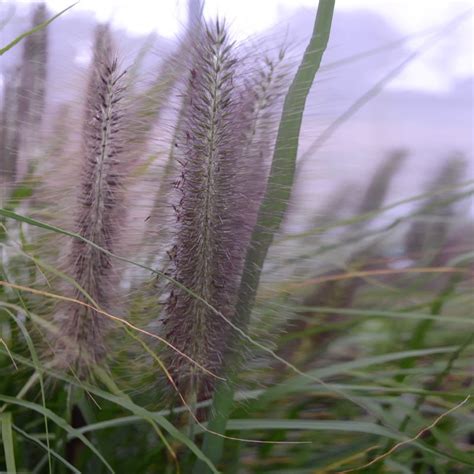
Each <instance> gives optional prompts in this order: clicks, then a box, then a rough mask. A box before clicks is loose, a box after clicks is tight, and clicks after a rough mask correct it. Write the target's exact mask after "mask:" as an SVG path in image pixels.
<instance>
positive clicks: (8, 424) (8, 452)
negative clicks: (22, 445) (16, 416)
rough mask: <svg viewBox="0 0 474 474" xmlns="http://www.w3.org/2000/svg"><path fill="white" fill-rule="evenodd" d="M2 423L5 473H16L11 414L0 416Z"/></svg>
mask: <svg viewBox="0 0 474 474" xmlns="http://www.w3.org/2000/svg"><path fill="white" fill-rule="evenodd" d="M0 420H1V423H2V443H3V450H4V451H5V463H6V465H7V472H8V473H9V474H10V473H16V465H15V449H14V446H13V429H12V427H13V424H12V414H11V413H10V412H8V413H3V414H2V415H0Z"/></svg>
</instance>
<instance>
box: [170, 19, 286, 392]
mask: <svg viewBox="0 0 474 474" xmlns="http://www.w3.org/2000/svg"><path fill="white" fill-rule="evenodd" d="M199 34H200V38H199V41H197V42H196V46H195V49H194V52H193V57H192V59H191V65H190V68H189V69H190V70H189V80H188V83H187V84H184V87H185V92H184V103H183V106H182V110H181V112H180V122H179V124H178V128H177V132H176V137H175V142H174V144H173V149H174V150H173V154H174V158H175V160H176V162H177V163H178V166H179V168H180V169H179V170H178V177H177V179H176V181H175V186H176V199H175V203H174V204H173V208H174V210H175V217H176V229H175V236H174V242H173V245H172V248H171V250H170V251H169V252H168V255H169V258H170V263H169V266H168V271H169V274H170V276H172V278H173V279H174V280H175V281H176V282H178V283H179V284H180V286H179V287H178V286H176V284H175V283H174V282H171V283H170V284H169V285H168V289H167V291H168V294H167V296H166V301H165V306H164V316H162V317H161V322H162V324H163V326H164V334H165V336H166V338H167V340H168V341H169V342H170V343H171V344H173V345H174V346H175V347H177V348H178V349H179V350H180V351H182V352H185V353H186V354H187V355H189V356H190V357H191V358H192V359H193V360H195V361H196V362H199V364H201V365H203V366H204V367H206V369H208V370H210V371H211V372H214V373H217V374H218V373H220V372H221V370H222V365H223V358H224V353H225V351H226V346H227V345H228V338H229V331H231V328H230V326H229V325H228V324H227V323H226V322H225V320H224V319H223V318H222V316H221V315H219V314H218V313H217V312H216V310H217V311H218V312H220V313H221V314H222V315H223V316H224V317H225V318H226V319H232V318H233V317H234V312H235V304H236V298H237V290H238V287H239V284H240V278H241V274H242V269H243V262H244V259H245V254H246V250H247V247H248V244H249V240H250V234H251V230H252V228H253V226H254V225H255V221H256V214H257V210H258V206H259V203H260V199H261V197H262V190H264V189H265V182H266V177H267V172H268V165H269V161H270V154H271V151H272V146H271V143H272V138H274V131H275V130H274V127H273V126H272V125H273V122H274V118H275V117H274V110H276V109H277V107H276V104H277V103H278V100H279V99H280V98H281V88H282V87H281V84H282V82H283V77H284V75H282V74H281V73H280V71H279V68H278V66H279V65H280V63H281V62H282V60H283V57H284V55H283V54H280V56H279V58H278V60H277V61H276V62H273V61H272V60H271V59H269V58H266V60H265V62H264V64H263V65H261V66H259V67H258V69H255V70H254V71H252V73H251V75H250V77H248V75H247V71H246V68H245V67H244V65H243V61H242V59H241V58H240V57H239V56H238V53H237V51H236V48H235V45H234V44H233V43H232V42H230V40H229V37H228V33H227V31H226V27H225V25H224V24H223V23H221V22H219V21H216V22H215V23H213V24H207V25H204V26H203V28H202V31H200V32H199ZM272 132H273V133H272ZM196 296H198V297H199V298H196ZM213 308H214V309H213ZM166 359H167V364H168V367H169V369H170V372H171V374H172V376H173V378H174V379H175V381H176V383H177V386H178V388H179V389H180V391H182V392H183V394H185V395H186V396H187V397H191V398H192V397H198V398H202V397H205V396H208V395H210V394H211V393H212V389H213V379H211V378H210V377H209V376H208V375H205V374H203V373H202V371H200V370H199V369H197V368H196V366H195V365H193V364H192V363H190V362H189V361H188V360H186V359H183V358H182V357H181V356H179V355H178V354H177V353H176V352H173V351H171V352H169V353H168V354H167V356H166Z"/></svg>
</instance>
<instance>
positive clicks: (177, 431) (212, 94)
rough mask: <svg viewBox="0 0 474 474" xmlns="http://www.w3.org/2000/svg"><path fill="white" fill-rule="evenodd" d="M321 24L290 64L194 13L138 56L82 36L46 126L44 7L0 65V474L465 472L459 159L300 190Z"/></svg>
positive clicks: (468, 340)
mask: <svg viewBox="0 0 474 474" xmlns="http://www.w3.org/2000/svg"><path fill="white" fill-rule="evenodd" d="M334 5H335V2H334V0H320V2H319V5H318V9H317V13H316V17H315V22H314V30H313V33H312V36H311V38H310V40H309V43H308V45H307V48H306V50H305V52H304V54H301V55H300V56H298V55H297V54H296V53H291V48H290V47H288V46H285V47H281V46H280V45H279V47H275V46H274V44H272V43H270V42H269V41H267V40H265V39H263V38H262V39H259V42H255V44H256V45H257V46H251V45H250V43H249V42H248V41H242V42H237V41H234V40H233V39H232V33H231V28H229V26H228V24H227V23H226V22H225V21H223V20H217V21H208V20H207V19H205V18H204V17H203V9H202V4H201V2H199V1H197V0H190V1H189V20H188V22H187V26H186V31H185V32H184V34H183V35H182V36H181V39H180V40H179V41H178V43H177V45H176V46H175V47H173V48H170V49H169V51H164V52H162V51H160V50H159V48H156V49H153V50H152V52H153V53H154V54H153V55H150V54H149V53H150V51H149V45H150V44H153V38H151V40H150V39H148V40H147V42H146V43H145V45H144V46H143V48H142V49H140V51H139V52H138V54H137V57H136V58H135V57H133V55H132V54H130V53H129V54H127V55H124V53H123V51H122V47H121V46H122V44H121V42H120V41H118V36H116V34H115V33H114V31H113V29H112V28H111V27H110V26H109V25H97V26H96V28H95V36H94V38H93V41H92V48H91V61H90V62H89V63H88V64H87V67H84V68H83V70H82V71H79V72H78V74H77V82H74V80H72V81H71V82H72V84H68V88H69V89H68V90H69V93H70V96H67V97H66V98H64V97H62V98H61V100H62V102H61V103H59V104H56V105H57V107H50V105H51V102H54V100H55V98H56V96H55V93H56V91H54V90H51V89H50V88H49V89H48V87H47V86H48V84H49V82H48V81H50V80H51V77H50V76H49V75H48V73H49V71H48V67H47V65H48V64H49V63H48V60H47V59H48V55H49V54H50V51H51V48H50V46H51V44H50V39H49V30H48V25H49V23H51V21H50V20H48V18H49V14H48V12H47V10H46V7H45V5H44V4H39V5H36V6H35V7H34V8H33V10H32V17H31V26H32V27H33V29H32V30H30V31H28V32H26V33H25V34H24V35H23V36H20V37H18V38H17V39H16V40H14V41H12V42H11V43H9V44H8V45H6V47H4V48H3V49H1V52H2V53H1V54H9V53H11V49H12V48H17V49H18V50H21V54H19V55H18V56H17V58H18V67H16V68H14V69H12V70H11V71H9V72H8V74H9V76H8V77H9V78H10V80H9V81H7V82H5V83H4V89H5V90H4V98H3V100H2V102H1V105H2V111H1V122H0V124H1V130H0V138H1V141H0V173H1V174H0V185H1V186H2V188H1V194H0V197H1V199H2V202H1V207H0V218H1V221H0V424H1V438H0V439H1V448H2V449H0V470H5V471H6V472H9V473H10V472H11V473H15V472H31V473H38V474H39V473H43V472H45V473H46V472H47V473H53V472H54V473H56V472H58V473H62V472H69V471H71V472H84V473H102V472H104V473H105V472H116V473H122V472H124V473H125V472H126V473H129V472H130V473H132V472H137V473H142V472H143V473H145V472H146V473H172V472H181V473H192V474H207V473H211V472H212V473H217V472H223V473H237V472H238V473H254V474H260V473H273V474H284V473H291V474H306V473H316V472H317V473H343V472H367V473H374V474H375V473H383V472H414V473H418V474H428V473H436V474H441V473H443V474H444V473H445V474H448V473H449V474H451V473H458V474H467V473H470V472H472V469H473V468H474V461H473V459H472V456H471V455H470V454H471V451H472V445H473V432H474V421H473V419H472V416H471V411H472V410H471V409H470V408H471V407H472V399H471V397H470V394H471V391H472V343H473V342H474V337H473V321H472V314H471V313H472V305H473V303H474V302H473V299H472V291H471V290H472V282H471V280H470V278H471V277H472V269H473V266H472V262H473V255H474V253H473V248H472V242H471V238H470V237H471V235H472V232H473V223H472V215H471V214H470V213H469V212H470V211H469V210H468V209H467V208H468V204H467V203H469V202H470V201H469V200H470V199H472V193H473V186H472V181H470V180H468V179H466V176H465V175H466V169H468V163H467V160H466V157H464V156H463V155H462V154H460V153H451V152H449V151H448V152H447V153H446V159H445V160H444V161H443V163H441V166H440V167H439V169H437V170H434V171H433V175H434V177H433V178H432V179H426V180H425V181H426V184H424V186H425V187H423V186H420V191H419V192H417V193H415V194H414V195H412V196H405V197H403V198H398V197H397V198H393V197H390V196H393V195H394V194H397V192H396V191H395V190H397V189H398V190H399V189H400V188H399V187H398V188H397V186H398V185H399V183H398V182H397V180H398V178H399V176H400V175H401V173H403V172H404V171H406V169H407V167H408V166H410V164H411V163H412V160H413V152H412V150H410V149H406V148H405V147H399V148H395V149H389V150H387V152H386V155H384V156H382V159H381V160H380V161H379V164H378V165H376V166H373V168H374V172H373V174H372V175H371V176H369V178H368V179H367V180H362V182H361V183H359V185H358V186H357V185H355V184H352V183H350V178H351V177H346V176H344V177H342V178H343V179H341V180H339V181H337V182H335V183H333V185H332V186H331V193H330V194H331V196H330V198H329V199H328V200H327V201H326V202H325V203H323V204H320V203H319V201H318V199H319V195H320V194H319V188H318V189H316V192H315V196H317V199H315V203H307V202H305V203H300V202H298V199H297V198H298V196H297V193H295V189H297V187H298V186H301V188H303V187H304V186H307V184H308V183H307V182H306V181H305V180H304V178H305V176H302V175H301V174H300V173H298V172H297V171H298V166H301V162H300V163H298V162H297V157H298V156H299V155H300V156H302V157H304V158H305V160H306V159H308V157H309V156H310V155H311V150H312V149H313V148H314V145H310V146H309V147H308V150H309V152H308V151H306V152H304V153H303V154H302V153H301V150H300V148H303V146H304V144H305V143H306V142H307V140H306V139H307V138H308V137H306V136H305V135H303V134H302V133H301V130H304V129H302V123H303V118H305V120H306V119H307V118H308V116H309V115H310V114H306V113H305V111H306V112H308V107H307V101H308V97H309V96H308V94H309V92H310V90H311V89H312V88H313V87H314V89H315V90H316V91H317V92H320V90H322V89H321V88H320V83H319V82H318V81H316V83H315V84H314V81H315V77H316V78H318V76H317V73H318V71H319V67H320V64H321V61H322V60H323V55H324V53H325V51H326V46H327V44H328V41H329V38H330V33H331V25H332V18H333V13H334ZM72 11H73V10H72ZM63 13H65V12H63ZM69 13H71V12H69ZM63 20H64V18H61V15H59V16H58V17H56V18H55V19H54V21H55V22H61V21H63ZM393 47H394V46H393V45H390V48H393ZM382 50H383V49H382ZM374 54H379V50H376V51H375V52H374V51H373V50H371V51H369V53H366V52H361V54H360V55H358V56H357V57H355V58H350V59H349V60H350V61H359V60H364V57H366V56H367V55H374ZM125 57H126V60H125V59H124V58H125ZM151 57H153V58H154V60H155V61H156V60H157V59H158V61H157V64H154V63H153V66H150V65H149V64H148V63H147V61H150V62H153V61H151V59H150V58H151ZM349 60H348V61H349ZM298 62H299V65H298V66H297V67H293V66H294V65H295V64H298ZM124 63H130V67H128V68H127V70H125V68H124V67H123V66H122V64H124ZM144 64H147V65H146V66H144ZM71 67H73V66H72V61H71ZM2 76H3V77H4V78H6V77H7V73H5V74H3V72H2ZM375 87H376V88H377V93H379V92H380V90H381V89H380V86H379V85H377V86H375ZM47 91H49V94H52V96H53V97H49V96H48V95H47ZM58 95H59V94H58ZM370 95H371V92H370V91H369V92H368V93H367V94H366V95H364V97H368V96H370ZM364 100H365V99H364ZM308 102H309V101H308ZM362 105H363V103H362V102H361V101H358V102H356V107H355V108H354V107H351V108H350V109H349V111H348V112H345V113H344V114H343V115H342V116H341V117H340V118H338V119H337V120H336V121H335V122H334V123H335V124H336V125H331V126H329V128H328V129H327V130H326V131H322V133H321V134H320V135H318V137H316V142H314V143H316V148H318V150H319V149H321V144H322V143H323V141H324V140H327V137H328V136H329V135H331V134H333V133H335V130H336V128H337V127H339V126H340V125H341V124H342V123H343V122H344V121H345V120H347V117H349V116H351V114H353V113H354V110H356V109H357V108H360V107H361V106H362ZM29 131H31V133H29ZM318 133H319V132H318ZM309 138H310V139H312V138H311V137H309ZM314 158H315V159H317V158H319V156H315V157H314ZM373 158H375V157H373ZM334 159H337V160H342V159H343V157H340V156H337V157H335V158H334ZM300 169H301V168H300ZM348 183H349V184H348ZM311 186H313V183H311ZM313 187H314V186H313ZM310 204H311V205H310ZM313 204H314V205H313ZM301 208H304V209H301ZM298 215H300V216H303V217H302V218H299V219H296V217H295V216H298ZM294 217H295V218H294ZM293 218H294V219H293ZM293 221H295V222H293Z"/></svg>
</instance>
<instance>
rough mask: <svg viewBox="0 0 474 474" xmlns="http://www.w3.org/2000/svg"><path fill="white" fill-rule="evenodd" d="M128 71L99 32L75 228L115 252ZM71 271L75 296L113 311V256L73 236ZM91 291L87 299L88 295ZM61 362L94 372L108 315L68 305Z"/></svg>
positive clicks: (61, 329)
mask: <svg viewBox="0 0 474 474" xmlns="http://www.w3.org/2000/svg"><path fill="white" fill-rule="evenodd" d="M123 76H124V73H122V72H120V71H119V67H118V64H117V59H116V58H115V56H114V51H113V46H112V39H111V34H110V30H109V28H108V27H107V26H99V27H98V29H97V31H96V37H95V45H94V58H93V62H92V71H91V75H90V79H89V84H88V90H87V99H86V100H87V102H86V111H85V117H84V126H83V138H82V156H83V160H84V161H83V163H82V175H81V177H80V184H79V186H80V194H79V199H78V202H77V208H76V221H75V229H74V231H75V232H76V233H77V234H79V235H81V236H82V237H84V238H85V239H88V240H90V241H92V242H93V243H94V244H96V245H98V246H100V247H102V248H104V249H106V250H108V251H110V252H114V249H115V248H116V245H117V242H118V239H119V237H120V229H121V226H122V224H123V219H124V209H123V205H122V204H121V203H122V202H123V181H124V177H125V172H126V163H125V162H124V159H125V157H126V153H125V152H124V146H125V140H124V138H123V132H124V130H123V124H122V121H123V110H122V106H121V101H122V98H123V95H124V87H123ZM68 272H69V274H70V276H71V277H72V278H73V279H74V280H75V281H76V283H77V284H78V285H79V286H80V287H81V290H79V289H77V288H74V289H73V290H71V291H72V294H71V295H70V296H72V297H73V298H75V299H77V300H79V301H81V302H85V303H88V304H92V305H94V303H91V301H90V299H89V298H91V299H92V300H93V301H94V302H95V304H97V305H98V307H99V308H101V309H102V310H105V311H110V310H111V305H112V302H113V301H114V299H115V297H116V290H117V285H118V281H117V277H116V272H115V271H114V261H113V259H112V257H110V256H109V255H107V254H106V253H104V252H102V251H101V250H99V249H97V248H94V247H93V246H91V245H89V244H88V243H86V242H84V241H82V240H79V239H74V240H73V242H72V246H71V249H70V252H69V255H68ZM84 292H85V293H87V295H88V297H87V296H85V294H84ZM55 323H56V326H57V332H58V333H57V335H56V340H55V344H54V352H55V358H56V362H57V364H58V365H59V366H61V367H62V368H65V369H66V368H70V369H71V370H74V371H75V372H76V373H77V374H78V375H79V376H80V377H86V376H89V375H90V374H91V368H92V367H93V366H94V365H95V364H100V363H101V362H103V361H104V359H105V356H106V353H107V348H106V343H105V337H106V333H107V330H108V326H109V320H108V319H107V317H106V316H104V315H101V314H99V313H97V312H96V311H95V310H93V309H91V308H87V307H85V306H82V305H79V304H76V303H63V304H61V305H60V307H59V308H58V311H57V313H56V315H55Z"/></svg>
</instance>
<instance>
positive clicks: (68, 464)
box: [13, 425, 81, 474]
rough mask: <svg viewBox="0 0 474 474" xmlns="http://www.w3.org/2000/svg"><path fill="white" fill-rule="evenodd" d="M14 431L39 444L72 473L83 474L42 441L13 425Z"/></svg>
mask: <svg viewBox="0 0 474 474" xmlns="http://www.w3.org/2000/svg"><path fill="white" fill-rule="evenodd" d="M13 429H14V430H15V431H16V432H17V433H19V434H20V435H21V436H23V437H24V438H25V439H27V440H29V441H31V442H33V443H35V444H37V445H38V446H40V447H41V448H42V449H44V450H45V451H46V452H47V453H49V454H50V455H51V456H54V457H55V458H56V459H58V460H59V461H60V462H61V463H62V464H64V465H65V466H66V467H67V468H68V469H69V470H70V471H71V472H74V473H75V474H81V471H79V470H78V469H76V468H75V467H74V466H73V465H72V464H71V463H69V462H68V461H67V460H66V459H64V458H63V457H62V456H61V455H60V454H58V453H57V452H56V451H54V450H53V449H51V448H50V447H49V446H48V445H46V444H44V443H43V442H42V441H41V440H39V439H38V438H36V437H34V436H31V435H29V434H28V433H27V432H26V431H23V430H22V429H20V428H19V427H18V426H15V425H13Z"/></svg>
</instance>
